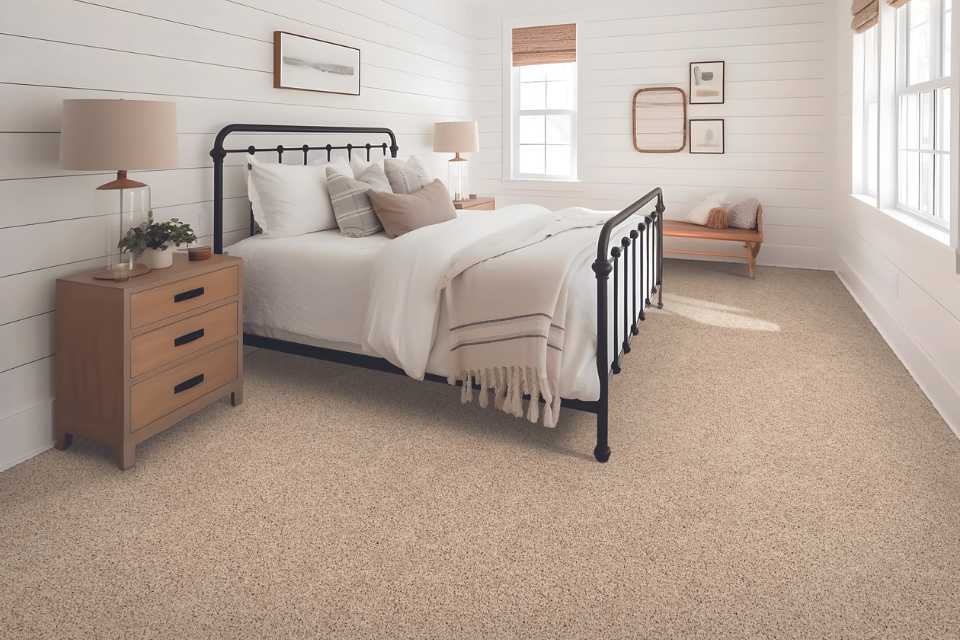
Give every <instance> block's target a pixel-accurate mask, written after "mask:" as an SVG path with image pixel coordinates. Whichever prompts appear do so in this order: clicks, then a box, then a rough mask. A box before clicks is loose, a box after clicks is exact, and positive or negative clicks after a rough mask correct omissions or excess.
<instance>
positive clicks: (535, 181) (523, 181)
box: [504, 178, 580, 184]
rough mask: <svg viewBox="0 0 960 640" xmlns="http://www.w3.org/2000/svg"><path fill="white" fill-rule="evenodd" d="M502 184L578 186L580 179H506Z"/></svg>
mask: <svg viewBox="0 0 960 640" xmlns="http://www.w3.org/2000/svg"><path fill="white" fill-rule="evenodd" d="M504 182H510V183H516V184H539V183H541V182H560V183H562V184H578V183H579V182H580V178H507V179H506V180H504Z"/></svg>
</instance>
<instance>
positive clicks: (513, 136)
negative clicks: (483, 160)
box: [501, 12, 583, 188]
mask: <svg viewBox="0 0 960 640" xmlns="http://www.w3.org/2000/svg"><path fill="white" fill-rule="evenodd" d="M570 23H572V24H576V25H577V45H576V46H577V61H576V63H574V64H576V70H575V73H574V74H573V83H574V98H573V106H574V115H573V121H572V122H571V131H570V146H571V154H572V155H573V159H572V161H571V171H572V173H571V174H570V175H569V176H547V175H542V174H521V173H519V171H516V168H517V164H516V157H517V155H518V154H519V114H518V113H517V114H515V111H517V110H518V109H514V101H515V100H516V101H519V87H518V86H516V87H515V86H514V85H515V84H519V77H518V74H516V73H514V66H513V30H514V29H516V28H522V27H536V26H542V25H544V24H570ZM581 26H582V20H581V19H580V17H579V16H577V15H574V14H570V13H564V12H557V13H555V14H552V15H551V16H550V20H549V22H546V21H544V20H543V19H542V18H541V19H537V20H522V19H521V20H504V21H503V22H502V31H501V33H502V42H503V45H502V47H501V56H502V60H503V63H502V65H501V69H502V71H501V82H502V84H501V86H502V87H509V88H510V90H509V91H504V92H502V93H503V95H502V96H501V109H502V111H501V114H502V122H503V123H504V125H505V126H503V127H502V131H501V136H502V146H501V180H503V181H504V182H517V183H523V182H538V183H579V182H580V181H581V176H582V175H583V174H582V164H581V163H582V159H581V154H580V149H581V148H582V147H583V145H582V140H581V136H582V130H581V127H580V122H579V120H580V113H581V112H582V111H583V96H582V95H581V93H580V90H579V89H580V69H581V64H580V61H581V54H582V47H581V32H582V29H581ZM517 107H518V108H519V104H517ZM507 125H508V126H507ZM515 141H516V142H515ZM571 188H575V187H571Z"/></svg>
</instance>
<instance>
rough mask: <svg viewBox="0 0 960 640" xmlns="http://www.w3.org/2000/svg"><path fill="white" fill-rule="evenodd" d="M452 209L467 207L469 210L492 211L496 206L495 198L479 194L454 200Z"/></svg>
mask: <svg viewBox="0 0 960 640" xmlns="http://www.w3.org/2000/svg"><path fill="white" fill-rule="evenodd" d="M453 208H454V209H469V210H471V211H493V210H494V209H496V208H497V200H496V198H493V197H487V196H480V197H478V198H470V199H468V200H454V201H453Z"/></svg>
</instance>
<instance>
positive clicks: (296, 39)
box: [273, 31, 360, 96]
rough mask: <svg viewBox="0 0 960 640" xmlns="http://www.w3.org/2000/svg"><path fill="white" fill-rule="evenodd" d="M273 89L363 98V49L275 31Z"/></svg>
mask: <svg viewBox="0 0 960 640" xmlns="http://www.w3.org/2000/svg"><path fill="white" fill-rule="evenodd" d="M273 86H274V88H276V89H301V90H303V91H323V92H325V93H342V94H346V95H351V96H358V95H360V49H357V48H355V47H348V46H346V45H342V44H336V43H334V42H327V41H326V40H317V39H316V38H307V37H306V36H298V35H296V34H293V33H287V32H286V31H274V32H273Z"/></svg>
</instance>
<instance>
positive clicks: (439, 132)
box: [433, 120, 480, 154]
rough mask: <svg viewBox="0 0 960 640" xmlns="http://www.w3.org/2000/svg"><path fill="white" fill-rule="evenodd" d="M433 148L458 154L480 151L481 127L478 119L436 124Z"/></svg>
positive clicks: (434, 126)
mask: <svg viewBox="0 0 960 640" xmlns="http://www.w3.org/2000/svg"><path fill="white" fill-rule="evenodd" d="M433 150H434V151H442V152H448V153H456V154H461V153H470V152H473V151H479V150H480V129H479V127H477V123H476V121H474V120H469V121H466V122H437V123H436V124H434V125H433Z"/></svg>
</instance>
